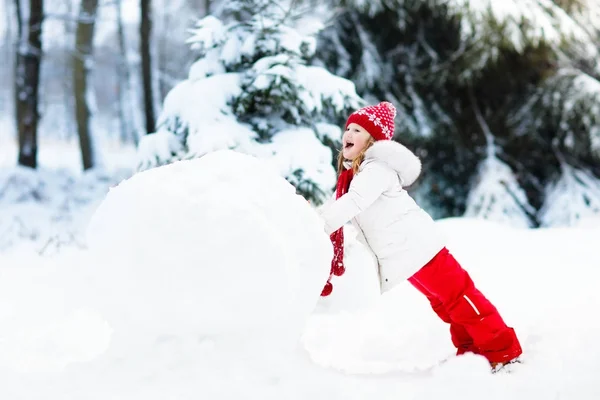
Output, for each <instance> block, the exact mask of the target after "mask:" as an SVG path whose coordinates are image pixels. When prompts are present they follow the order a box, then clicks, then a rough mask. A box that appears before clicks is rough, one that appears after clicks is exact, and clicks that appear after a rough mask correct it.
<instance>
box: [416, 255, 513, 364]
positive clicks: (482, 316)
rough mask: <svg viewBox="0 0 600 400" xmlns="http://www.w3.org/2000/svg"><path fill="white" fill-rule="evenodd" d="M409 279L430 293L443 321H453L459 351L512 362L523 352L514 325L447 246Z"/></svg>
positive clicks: (426, 292) (491, 361) (454, 341)
mask: <svg viewBox="0 0 600 400" xmlns="http://www.w3.org/2000/svg"><path fill="white" fill-rule="evenodd" d="M408 280H409V282H410V283H411V284H412V285H413V286H414V287H415V288H417V289H418V290H419V291H420V292H421V293H423V294H424V295H425V296H427V299H428V300H429V302H430V303H431V307H432V308H433V311H435V312H436V314H437V315H438V316H439V317H440V318H441V319H442V321H444V322H446V323H448V324H450V335H451V338H452V343H453V344H454V346H455V347H456V348H457V349H458V350H457V352H456V354H457V355H460V354H464V353H466V352H472V353H475V354H480V355H482V356H484V357H485V358H487V359H488V361H489V362H490V363H504V362H508V361H511V360H513V359H514V358H516V357H518V356H519V355H521V353H522V350H521V345H520V343H519V340H518V339H517V335H516V334H515V331H514V329H513V328H509V327H508V326H506V324H505V323H504V321H503V320H502V317H501V316H500V314H499V313H498V310H496V307H494V305H493V304H492V303H491V302H490V301H489V300H488V299H487V298H485V296H484V295H483V294H482V293H481V292H480V291H479V290H477V288H476V287H475V285H474V283H473V281H472V280H471V277H470V276H469V274H468V273H467V271H465V270H464V269H463V268H462V267H461V266H460V264H459V263H458V262H457V261H456V259H455V258H454V257H453V256H452V254H450V252H449V251H448V249H447V248H444V249H442V250H441V251H440V252H439V253H438V254H437V255H436V256H435V257H434V258H433V259H432V260H431V261H429V262H428V263H427V264H426V265H425V266H424V267H423V268H421V269H420V270H419V271H418V272H417V273H415V274H414V275H413V276H412V277H410V278H409V279H408Z"/></svg>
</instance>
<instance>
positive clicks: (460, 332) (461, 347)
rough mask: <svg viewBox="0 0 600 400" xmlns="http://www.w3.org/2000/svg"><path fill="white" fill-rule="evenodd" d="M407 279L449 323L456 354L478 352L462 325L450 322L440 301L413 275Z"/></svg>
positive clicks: (441, 317) (443, 319) (442, 318)
mask: <svg viewBox="0 0 600 400" xmlns="http://www.w3.org/2000/svg"><path fill="white" fill-rule="evenodd" d="M408 281H409V282H410V283H411V284H412V285H413V286H414V287H415V288H416V289H417V290H418V291H419V292H421V293H423V294H424V295H425V297H427V300H429V303H430V304H431V308H432V309H433V311H434V312H435V313H436V314H437V315H438V316H439V317H440V319H441V320H442V321H444V322H446V323H447V324H450V336H451V338H452V344H454V347H456V348H457V351H456V354H457V355H461V354H464V353H467V352H472V353H478V350H477V348H476V347H475V346H474V345H473V338H471V336H470V335H469V333H468V332H467V330H466V329H465V327H464V326H462V325H458V324H454V323H452V320H451V319H450V315H448V312H447V311H446V309H445V308H444V305H443V304H442V302H441V301H440V300H439V299H438V298H437V297H435V296H434V295H433V294H431V293H430V292H429V291H427V289H425V288H424V287H423V285H421V284H420V283H419V281H417V280H416V279H415V278H414V277H410V278H408Z"/></svg>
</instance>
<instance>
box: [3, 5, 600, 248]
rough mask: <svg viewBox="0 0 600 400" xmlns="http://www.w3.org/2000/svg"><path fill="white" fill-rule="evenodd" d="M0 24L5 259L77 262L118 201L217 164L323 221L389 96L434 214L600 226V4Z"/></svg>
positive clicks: (286, 10)
mask: <svg viewBox="0 0 600 400" xmlns="http://www.w3.org/2000/svg"><path fill="white" fill-rule="evenodd" d="M0 16H1V18H0V46H1V49H0V51H1V52H2V58H3V60H4V62H3V63H2V64H1V65H0V90H1V91H2V93H1V96H0V251H3V250H9V249H13V248H15V247H16V246H22V245H23V243H27V244H28V245H33V246H34V249H35V250H36V251H38V252H41V253H45V252H47V251H50V250H55V249H58V248H60V247H61V246H62V245H65V244H75V245H78V246H84V243H83V242H82V239H81V232H83V230H84V229H85V222H86V221H87V217H88V216H89V214H90V213H91V212H92V211H93V210H94V207H95V206H96V205H97V203H98V202H99V201H101V200H102V198H103V196H104V194H105V193H106V191H107V190H108V188H109V187H110V186H113V185H115V184H117V183H118V182H119V181H120V180H122V179H124V178H126V177H128V176H130V175H131V174H134V173H136V172H139V171H143V170H146V169H149V168H154V167H157V166H159V165H164V164H167V163H171V162H173V161H176V160H180V159H186V158H193V157H200V156H202V155H203V154H206V153H207V152H210V151H213V150H216V149H220V148H233V149H237V150H239V151H242V152H245V153H249V154H253V155H257V156H259V157H261V158H265V159H270V160H272V161H273V163H274V165H276V167H277V168H279V170H280V171H281V174H282V176H285V177H286V179H288V180H289V181H290V182H291V183H292V184H293V185H294V186H296V187H297V188H298V191H299V193H301V194H302V195H304V196H305V197H306V198H307V199H310V200H311V201H313V202H314V204H317V205H318V204H319V203H320V202H321V201H323V199H324V198H325V197H326V196H328V195H329V194H330V193H331V192H332V188H333V186H334V183H335V170H334V167H333V164H334V163H333V160H334V159H335V155H336V152H337V148H338V146H339V140H340V138H341V127H342V125H343V123H344V121H345V119H346V117H347V115H348V113H349V112H351V111H352V110H354V109H355V108H357V107H360V106H362V105H365V104H372V103H376V102H378V101H381V100H388V101H391V102H393V103H394V104H395V105H396V106H397V107H398V111H399V112H398V116H397V118H396V136H395V139H396V140H399V141H401V142H402V143H404V144H405V145H407V146H408V147H409V148H411V149H413V150H414V151H415V152H416V153H417V154H418V155H419V156H420V157H421V158H422V160H423V164H424V165H423V176H422V178H421V179H420V180H419V181H418V182H417V184H415V185H414V186H413V187H412V188H411V189H410V191H411V193H412V194H413V195H414V196H415V197H416V199H417V200H418V201H419V203H420V204H421V205H422V206H423V207H424V208H425V209H426V210H427V211H429V212H430V213H431V214H432V215H433V216H434V217H435V218H445V217H452V216H469V217H478V218H486V219H490V220H494V221H498V222H502V223H507V224H510V225H514V226H519V227H529V228H537V227H550V226H574V225H579V224H582V223H585V222H586V221H590V220H594V219H596V220H597V218H599V217H600V54H599V52H600V1H598V0H502V1H497V0H373V1H365V0H348V1H342V0H339V1H338V0H322V1H314V0H281V1H269V0H229V1H219V0H187V1H184V0H169V1H167V0H153V1H151V0H139V1H138V0H4V1H2V2H0ZM38 72H39V74H38Z"/></svg>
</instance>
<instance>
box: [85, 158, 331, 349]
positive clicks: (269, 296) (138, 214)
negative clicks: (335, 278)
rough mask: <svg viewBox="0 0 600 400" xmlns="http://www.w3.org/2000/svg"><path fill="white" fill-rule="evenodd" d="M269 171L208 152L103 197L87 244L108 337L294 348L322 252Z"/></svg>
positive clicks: (311, 303)
mask: <svg viewBox="0 0 600 400" xmlns="http://www.w3.org/2000/svg"><path fill="white" fill-rule="evenodd" d="M275 171H276V170H275V168H274V167H273V168H272V167H271V166H270V165H269V164H267V163H266V162H265V161H261V160H258V159H256V158H253V157H250V156H247V155H244V154H240V153H236V152H233V151H217V152H214V153H210V154H208V155H206V156H203V157H201V158H199V159H194V160H188V161H180V162H176V163H174V164H170V165H167V166H163V167H159V168H155V169H151V170H148V171H144V172H142V173H139V174H137V175H134V176H133V177H132V178H130V179H129V180H126V181H124V182H122V183H121V184H120V185H118V186H117V187H115V188H113V189H111V190H110V192H109V193H108V195H107V197H106V199H105V200H104V202H103V203H102V204H101V205H100V206H99V208H98V209H97V211H96V213H95V215H94V217H93V218H92V221H91V224H90V228H89V231H88V239H89V243H90V249H91V251H92V252H93V254H94V257H95V262H97V263H98V264H99V265H98V267H97V269H98V271H99V273H98V274H96V276H95V278H94V280H95V281H96V288H97V290H98V293H99V294H100V295H102V297H103V298H102V301H101V302H99V307H107V303H110V299H111V298H114V299H115V300H114V301H113V303H112V307H109V308H108V310H110V313H112V315H111V316H110V318H109V322H111V324H112V325H113V328H114V329H115V331H116V332H118V331H119V330H121V331H122V330H128V331H131V330H136V331H141V332H143V333H144V334H150V335H156V334H173V333H175V334H177V333H197V334H199V335H200V336H202V335H204V336H206V335H218V336H219V337H221V338H224V337H229V338H232V337H236V335H244V336H245V337H248V335H252V334H253V333H254V334H257V335H258V336H261V337H262V338H263V339H264V338H269V337H273V338H275V337H276V338H277V342H278V343H279V344H281V343H284V344H285V345H293V344H295V342H296V341H297V339H298V338H299V337H300V334H301V331H302V327H303V325H304V323H305V321H306V319H307V318H308V316H309V315H310V313H311V312H312V310H313V309H314V308H315V306H316V303H317V302H318V300H319V294H320V292H321V289H322V288H323V285H324V283H325V282H326V280H327V277H328V274H329V265H330V264H329V263H330V260H331V256H332V248H331V242H330V240H329V238H328V236H327V235H326V234H325V233H324V231H323V226H322V223H321V221H320V219H319V217H318V216H317V215H316V213H315V212H314V211H313V210H312V208H311V207H310V205H309V204H308V203H307V202H306V201H305V200H304V199H303V198H302V197H301V196H299V195H297V194H296V193H295V189H294V187H293V186H291V185H290V184H289V183H288V182H286V181H285V179H283V178H282V177H281V176H280V175H278V174H277V173H276V172H275ZM129 333H131V332H129ZM200 336H199V337H200Z"/></svg>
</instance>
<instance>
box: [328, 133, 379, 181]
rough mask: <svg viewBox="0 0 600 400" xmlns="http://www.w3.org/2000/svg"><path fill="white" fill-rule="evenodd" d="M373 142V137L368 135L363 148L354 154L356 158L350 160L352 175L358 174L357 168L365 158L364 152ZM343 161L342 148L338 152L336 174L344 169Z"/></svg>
mask: <svg viewBox="0 0 600 400" xmlns="http://www.w3.org/2000/svg"><path fill="white" fill-rule="evenodd" d="M373 143H375V139H373V136H370V137H369V141H368V142H367V145H366V146H365V148H364V149H363V150H362V151H361V152H360V153H359V154H358V156H356V158H355V159H354V160H352V172H353V173H354V175H356V174H358V168H359V167H360V164H362V162H363V161H364V160H365V153H366V152H367V150H368V149H369V147H371V146H373ZM344 161H346V159H345V158H344V154H343V149H342V150H340V152H339V153H338V162H337V170H338V176H339V175H340V174H341V173H342V172H343V171H344Z"/></svg>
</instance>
